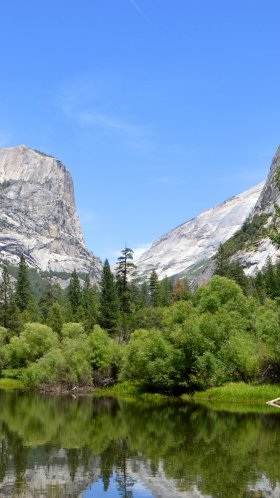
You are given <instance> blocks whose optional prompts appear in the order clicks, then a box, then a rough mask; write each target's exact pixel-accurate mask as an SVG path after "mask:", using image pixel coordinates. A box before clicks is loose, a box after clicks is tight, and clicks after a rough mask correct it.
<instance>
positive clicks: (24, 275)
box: [15, 254, 32, 311]
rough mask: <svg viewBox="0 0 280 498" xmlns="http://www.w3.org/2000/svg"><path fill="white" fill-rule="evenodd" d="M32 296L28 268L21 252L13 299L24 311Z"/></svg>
mask: <svg viewBox="0 0 280 498" xmlns="http://www.w3.org/2000/svg"><path fill="white" fill-rule="evenodd" d="M31 297H32V292H31V285H30V281H29V276H28V268H27V264H26V261H25V257H24V255H23V254H22V255H21V257H20V262H19V268H18V277H17V283H16V293H15V300H16V304H17V306H18V308H19V310H20V311H24V310H25V309H26V308H27V306H28V303H29V301H30V299H31Z"/></svg>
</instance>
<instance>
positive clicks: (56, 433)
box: [0, 392, 280, 498]
mask: <svg viewBox="0 0 280 498" xmlns="http://www.w3.org/2000/svg"><path fill="white" fill-rule="evenodd" d="M250 410H251V408H250ZM272 410H273V409H271V411H268V410H267V412H264V413H250V412H248V413H231V412H230V411H227V410H226V409H221V408H220V409H219V410H213V409H208V408H205V407H202V406H197V405H186V404H180V403H177V402H176V403H172V402H167V403H161V404H157V405H155V404H149V403H144V402H143V401H139V400H138V401H137V400H135V401H131V402H124V401H116V400H115V399H112V398H105V397H104V398H90V397H87V398H79V399H72V398H71V397H69V398H68V397H67V398H50V397H42V396H38V395H28V394H23V393H19V392H18V393H5V392H0V431H1V446H0V497H6V496H7V497H36V498H38V497H48V498H50V497H51V498H58V497H59V498H61V497H63V498H68V497H69V498H70V497H71V498H72V497H73V498H78V497H79V498H93V497H95V498H103V497H104V498H116V497H126V498H176V497H182V498H183V497H184V498H201V497H207V498H210V497H213V498H214V497H215V498H216V497H217V498H218V497H219V498H239V497H240V498H241V497H242V498H253V497H255V498H257V497H258V498H261V497H265V498H267V497H270V498H272V497H273V498H276V497H277V498H279V497H280V410H279V412H278V411H277V409H275V411H272Z"/></svg>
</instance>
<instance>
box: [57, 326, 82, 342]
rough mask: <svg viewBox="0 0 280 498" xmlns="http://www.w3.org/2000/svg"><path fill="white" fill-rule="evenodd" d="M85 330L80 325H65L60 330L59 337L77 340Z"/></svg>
mask: <svg viewBox="0 0 280 498" xmlns="http://www.w3.org/2000/svg"><path fill="white" fill-rule="evenodd" d="M84 332H85V330H84V327H83V326H82V325H81V324H80V323H65V324H64V325H63V326H62V329H61V336H62V337H63V338H69V339H79V338H80V337H81V336H82V335H83V334H84Z"/></svg>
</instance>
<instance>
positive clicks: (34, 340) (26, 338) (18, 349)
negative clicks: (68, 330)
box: [4, 323, 58, 368]
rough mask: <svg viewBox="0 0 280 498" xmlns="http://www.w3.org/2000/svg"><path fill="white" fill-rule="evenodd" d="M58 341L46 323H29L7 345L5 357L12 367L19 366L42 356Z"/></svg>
mask: <svg viewBox="0 0 280 498" xmlns="http://www.w3.org/2000/svg"><path fill="white" fill-rule="evenodd" d="M57 342H58V338H57V335H56V334H55V332H53V331H52V330H51V329H50V328H49V327H47V326H46V325H42V324H40V323H27V324H25V325H24V328H23V332H22V333H21V334H20V335H19V337H12V339H11V341H10V343H9V344H8V345H7V346H5V348H4V350H5V357H6V360H7V363H8V365H9V366H10V367H11V368H18V367H22V366H25V365H26V364H28V363H32V362H34V361H36V360H37V359H39V358H41V357H42V356H43V355H44V354H45V353H46V352H47V351H49V350H50V349H51V348H52V347H54V346H55V345H56V344H57Z"/></svg>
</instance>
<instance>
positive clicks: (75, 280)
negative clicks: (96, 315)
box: [67, 270, 82, 317]
mask: <svg viewBox="0 0 280 498" xmlns="http://www.w3.org/2000/svg"><path fill="white" fill-rule="evenodd" d="M67 296H68V300H69V303H70V307H71V310H72V313H73V315H74V317H75V314H76V312H77V310H78V308H79V306H80V305H81V304H82V292H81V284H80V280H79V277H78V274H77V272H76V270H74V271H73V272H72V274H71V278H70V283H69V286H68V289H67Z"/></svg>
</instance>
